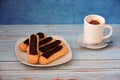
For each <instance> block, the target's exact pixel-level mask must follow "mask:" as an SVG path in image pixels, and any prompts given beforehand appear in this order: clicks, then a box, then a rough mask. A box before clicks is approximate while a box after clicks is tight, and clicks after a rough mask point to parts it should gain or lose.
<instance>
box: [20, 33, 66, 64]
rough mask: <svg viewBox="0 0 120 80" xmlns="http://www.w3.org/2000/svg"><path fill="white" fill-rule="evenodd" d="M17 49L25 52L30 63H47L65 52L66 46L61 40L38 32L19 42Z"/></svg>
mask: <svg viewBox="0 0 120 80" xmlns="http://www.w3.org/2000/svg"><path fill="white" fill-rule="evenodd" d="M19 49H20V50H21V51H23V52H27V56H28V62H29V63H30V64H38V63H39V64H42V65H45V64H48V63H50V62H52V61H54V60H56V59H58V58H60V57H62V56H64V55H66V54H67V51H68V48H67V46H66V45H65V43H64V42H63V41H61V40H56V39H55V38H53V37H49V36H47V35H46V34H44V33H42V32H39V33H37V34H31V35H30V36H29V38H27V39H26V40H25V41H23V42H21V43H20V44H19Z"/></svg>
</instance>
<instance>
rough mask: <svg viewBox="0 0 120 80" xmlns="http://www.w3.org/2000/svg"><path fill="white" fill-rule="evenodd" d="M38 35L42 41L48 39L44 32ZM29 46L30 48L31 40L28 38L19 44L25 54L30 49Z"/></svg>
mask: <svg viewBox="0 0 120 80" xmlns="http://www.w3.org/2000/svg"><path fill="white" fill-rule="evenodd" d="M36 35H38V37H39V40H42V39H44V38H45V37H46V34H44V33H42V32H39V33H37V34H36ZM28 46H29V38H27V39H26V40H25V41H23V42H21V43H20V44H19V49H20V50H21V51H23V52H26V51H27V49H28Z"/></svg>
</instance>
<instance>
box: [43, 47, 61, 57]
mask: <svg viewBox="0 0 120 80" xmlns="http://www.w3.org/2000/svg"><path fill="white" fill-rule="evenodd" d="M62 48H63V46H57V47H55V48H53V49H51V50H48V51H46V52H45V53H43V54H42V56H43V57H45V58H49V57H50V56H52V55H53V54H55V53H56V52H58V51H60V50H61V49H62Z"/></svg>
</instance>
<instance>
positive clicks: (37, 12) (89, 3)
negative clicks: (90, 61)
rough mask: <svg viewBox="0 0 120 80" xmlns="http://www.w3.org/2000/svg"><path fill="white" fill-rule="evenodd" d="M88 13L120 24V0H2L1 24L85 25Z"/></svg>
mask: <svg viewBox="0 0 120 80" xmlns="http://www.w3.org/2000/svg"><path fill="white" fill-rule="evenodd" d="M88 14H98V15H101V16H103V17H105V19H106V23H109V24H119V23H120V0H0V24H83V18H84V17H85V16H86V15H88Z"/></svg>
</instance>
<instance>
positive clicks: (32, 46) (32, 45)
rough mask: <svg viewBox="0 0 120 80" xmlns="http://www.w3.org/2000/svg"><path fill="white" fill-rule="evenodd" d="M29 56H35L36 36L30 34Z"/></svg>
mask: <svg viewBox="0 0 120 80" xmlns="http://www.w3.org/2000/svg"><path fill="white" fill-rule="evenodd" d="M29 50H30V54H32V55H37V54H38V53H37V36H36V35H34V34H32V35H31V36H30V48H29Z"/></svg>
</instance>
